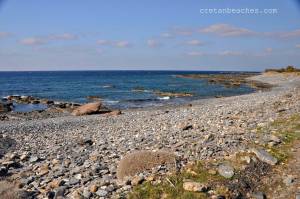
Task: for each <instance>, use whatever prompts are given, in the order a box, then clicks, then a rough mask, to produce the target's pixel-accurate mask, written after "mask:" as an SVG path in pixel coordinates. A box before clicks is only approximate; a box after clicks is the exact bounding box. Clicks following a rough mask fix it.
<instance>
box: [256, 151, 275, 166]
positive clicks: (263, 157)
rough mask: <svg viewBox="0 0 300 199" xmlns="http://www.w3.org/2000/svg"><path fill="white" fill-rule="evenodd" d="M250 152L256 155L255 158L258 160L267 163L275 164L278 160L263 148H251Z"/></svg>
mask: <svg viewBox="0 0 300 199" xmlns="http://www.w3.org/2000/svg"><path fill="white" fill-rule="evenodd" d="M252 152H253V153H254V154H255V155H256V156H257V158H258V159H259V160H260V161H262V162H265V163H267V164H270V165H275V164H277V162H278V160H277V158H275V157H273V156H272V155H270V154H269V153H268V152H266V151H265V150H263V149H252Z"/></svg>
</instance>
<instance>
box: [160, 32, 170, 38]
mask: <svg viewBox="0 0 300 199" xmlns="http://www.w3.org/2000/svg"><path fill="white" fill-rule="evenodd" d="M161 36H162V37H164V38H171V37H173V34H171V33H168V32H164V33H162V34H161Z"/></svg>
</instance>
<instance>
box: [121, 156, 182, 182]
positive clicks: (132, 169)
mask: <svg viewBox="0 0 300 199" xmlns="http://www.w3.org/2000/svg"><path fill="white" fill-rule="evenodd" d="M175 162H176V156H175V155H174V154H172V153H169V152H164V151H157V152H152V151H136V152H133V153H130V154H128V155H126V156H125V157H124V158H123V159H122V160H121V161H120V163H119V165H118V169H117V177H118V179H120V180H122V179H124V177H126V176H134V175H136V174H138V173H141V172H143V171H145V170H150V169H152V168H154V167H156V166H159V165H167V166H170V167H173V168H175V166H176V165H175Z"/></svg>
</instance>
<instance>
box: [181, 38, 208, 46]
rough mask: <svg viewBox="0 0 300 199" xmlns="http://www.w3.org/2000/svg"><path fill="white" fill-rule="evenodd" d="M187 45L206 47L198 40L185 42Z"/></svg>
mask: <svg viewBox="0 0 300 199" xmlns="http://www.w3.org/2000/svg"><path fill="white" fill-rule="evenodd" d="M185 43H186V44H187V45H191V46H202V45H204V42H202V41H200V40H197V39H193V40H189V41H186V42H185Z"/></svg>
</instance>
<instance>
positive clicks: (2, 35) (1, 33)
mask: <svg viewBox="0 0 300 199" xmlns="http://www.w3.org/2000/svg"><path fill="white" fill-rule="evenodd" d="M10 36H12V33H10V32H0V39H2V38H5V37H10Z"/></svg>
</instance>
